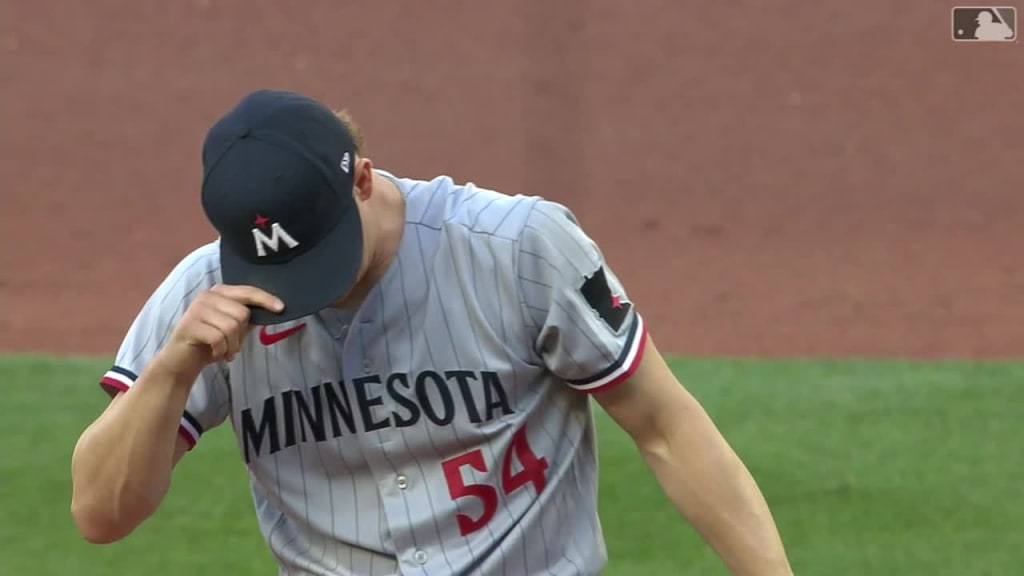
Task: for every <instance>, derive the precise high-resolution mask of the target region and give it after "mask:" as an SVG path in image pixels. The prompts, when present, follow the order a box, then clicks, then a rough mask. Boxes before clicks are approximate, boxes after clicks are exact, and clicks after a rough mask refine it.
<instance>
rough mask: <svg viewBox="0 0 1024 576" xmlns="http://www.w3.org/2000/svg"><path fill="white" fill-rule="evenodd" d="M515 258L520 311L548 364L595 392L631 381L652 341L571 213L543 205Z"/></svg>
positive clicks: (574, 384) (571, 381)
mask: <svg viewBox="0 0 1024 576" xmlns="http://www.w3.org/2000/svg"><path fill="white" fill-rule="evenodd" d="M517 258H518V260H517V266H516V269H517V270H516V273H517V276H518V281H519V289H520V294H521V300H522V306H523V307H524V309H525V312H526V316H527V322H528V324H532V326H530V327H531V328H532V329H533V330H532V334H534V335H536V340H535V342H534V349H535V351H536V352H537V354H538V355H539V356H540V358H541V360H542V362H543V364H544V366H545V367H546V368H547V369H549V370H550V371H551V372H552V373H553V374H555V375H556V376H557V377H559V378H560V379H562V380H564V381H565V382H566V383H567V384H568V385H569V386H571V387H572V388H575V389H577V390H581V391H585V392H591V393H592V392H597V391H600V390H605V389H608V388H610V387H612V386H614V385H615V384H618V383H619V382H622V381H623V380H625V379H627V378H629V376H631V375H632V374H633V372H634V371H635V370H636V367H637V366H638V365H639V363H640V359H641V358H642V357H643V352H644V343H645V342H646V340H647V337H646V332H645V330H644V323H643V318H641V317H640V314H638V313H637V311H636V309H635V307H634V306H633V304H632V303H631V302H630V300H629V297H628V295H627V294H626V291H625V289H624V288H623V286H622V283H621V282H620V281H619V279H618V278H617V277H616V276H615V274H614V272H612V270H611V269H610V268H609V266H608V265H607V263H606V262H605V260H604V256H603V255H602V253H601V250H600V249H599V248H598V246H597V244H596V243H595V242H594V240H592V239H591V238H590V237H589V236H588V235H587V234H586V233H585V232H584V231H583V230H582V229H581V227H580V225H579V222H578V221H577V220H576V218H575V216H574V215H573V214H572V212H571V211H570V210H569V209H567V208H566V207H564V206H562V205H561V204H558V203H555V202H551V201H547V200H540V201H538V203H537V204H536V205H535V206H534V208H533V210H532V212H531V213H530V215H529V216H528V217H527V219H526V222H525V224H524V228H523V231H522V233H521V236H520V239H519V250H518V255H517Z"/></svg>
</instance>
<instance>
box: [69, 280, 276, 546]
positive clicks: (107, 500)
mask: <svg viewBox="0 0 1024 576" xmlns="http://www.w3.org/2000/svg"><path fill="white" fill-rule="evenodd" d="M249 306H260V307H263V308H266V309H268V310H272V311H279V310H280V309H281V307H282V304H281V302H280V301H279V300H278V299H277V298H275V297H274V296H272V295H270V294H268V293H266V292H264V291H262V290H259V289H257V288H252V287H247V286H223V285H219V286H215V287H213V288H211V289H210V290H207V291H205V292H202V293H200V295H199V296H197V297H196V299H195V300H194V301H193V302H192V303H191V304H190V305H189V307H188V309H187V310H186V311H185V313H184V314H183V316H182V317H181V320H180V321H179V322H178V324H177V326H176V327H175V328H174V331H173V332H172V333H171V337H170V338H169V340H168V342H167V344H166V345H165V346H164V347H163V348H162V350H161V351H160V352H159V353H158V354H157V356H156V357H155V358H154V359H153V361H152V362H150V363H149V364H148V365H147V366H146V368H145V369H144V370H143V371H142V373H141V374H140V375H139V378H138V380H137V381H136V382H135V385H134V386H132V387H131V389H130V390H129V391H128V392H122V393H119V394H117V395H116V396H115V397H114V399H113V401H112V402H111V403H110V404H109V405H108V406H107V408H106V409H105V410H104V412H103V413H102V414H101V415H100V416H99V418H97V419H96V420H95V421H94V422H93V423H92V424H91V425H90V426H89V427H88V428H87V429H86V430H85V431H84V432H83V433H82V435H81V437H80V438H79V440H78V443H77V445H76V446H75V450H74V454H73V456H72V461H71V475H72V490H73V494H72V502H71V512H72V515H73V517H74V520H75V524H76V525H77V526H78V530H79V532H80V533H81V534H82V536H83V537H84V538H85V539H87V540H89V541H90V542H94V543H109V542H114V541H117V540H120V539H121V538H124V537H125V536H127V535H128V534H130V533H131V532H132V531H133V530H134V529H135V528H136V527H137V526H138V525H139V524H141V523H142V522H143V521H144V520H145V519H146V518H148V517H149V516H150V515H152V514H153V512H154V511H156V509H157V507H158V506H159V505H160V502H161V501H162V500H163V498H164V495H165V494H166V493H167V489H168V488H169V486H170V479H171V472H172V470H173V468H174V466H175V464H176V463H177V462H178V461H179V460H180V459H181V456H182V455H183V454H184V453H185V452H186V451H187V449H188V443H187V442H186V441H185V440H184V439H183V438H182V437H181V436H180V435H178V433H177V431H178V423H179V420H180V419H181V415H182V411H183V410H184V408H185V404H186V401H187V400H188V396H189V392H190V391H191V389H192V386H193V384H194V382H195V381H196V378H197V377H198V375H199V372H200V371H201V370H202V369H203V367H205V366H206V365H208V364H210V363H213V362H220V361H229V360H230V359H231V358H233V357H234V356H235V354H237V353H238V351H239V349H240V347H241V343H242V339H243V338H244V337H245V335H246V333H247V331H248V327H249V324H248V319H249V313H250V309H249Z"/></svg>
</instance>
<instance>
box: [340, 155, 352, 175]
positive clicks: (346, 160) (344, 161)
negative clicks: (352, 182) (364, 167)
mask: <svg viewBox="0 0 1024 576" xmlns="http://www.w3.org/2000/svg"><path fill="white" fill-rule="evenodd" d="M351 164H352V157H351V156H350V155H349V153H348V152H345V155H344V156H342V157H341V170H342V172H344V173H345V174H348V171H349V170H351V169H352V166H351Z"/></svg>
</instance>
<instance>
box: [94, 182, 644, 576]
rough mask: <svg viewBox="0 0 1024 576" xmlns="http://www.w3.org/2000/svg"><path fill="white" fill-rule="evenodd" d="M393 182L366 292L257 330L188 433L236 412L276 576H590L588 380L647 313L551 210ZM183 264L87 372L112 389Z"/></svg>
mask: <svg viewBox="0 0 1024 576" xmlns="http://www.w3.org/2000/svg"><path fill="white" fill-rule="evenodd" d="M384 174H385V175H387V176H389V177H392V178H393V179H394V180H395V181H396V182H397V183H398V184H399V187H400V189H401V190H402V191H403V194H404V195H405V197H406V202H407V204H406V206H407V210H406V219H407V224H406V227H405V232H404V234H403V237H402V241H401V245H400V248H399V252H398V255H397V257H396V258H395V260H394V262H393V263H392V265H391V266H390V268H389V270H388V271H387V272H386V274H385V276H384V277H383V279H382V280H381V282H380V283H379V285H378V286H377V287H376V288H375V289H374V290H373V291H372V292H371V294H370V295H369V297H368V298H367V300H366V302H365V303H364V304H363V305H362V307H361V308H360V309H359V310H358V312H355V313H351V312H345V311H342V310H334V309H331V310H325V311H322V312H319V313H317V314H314V315H312V316H308V317H305V318H302V319H300V320H298V321H294V322H290V323H287V324H282V325H279V326H272V327H268V328H267V330H265V331H259V332H257V331H256V330H254V331H253V332H252V334H251V335H250V337H249V338H248V339H247V340H246V343H245V344H244V348H243V351H242V353H241V354H239V355H238V356H237V357H236V358H235V360H234V361H233V362H231V363H230V364H225V363H222V364H215V365H211V366H209V367H207V368H206V369H205V370H204V371H203V373H202V375H201V376H200V378H199V380H198V381H197V382H196V384H195V387H194V389H193V390H192V392H191V395H190V397H189V399H188V404H187V411H186V413H185V414H184V416H183V418H182V421H181V434H182V435H183V436H184V437H185V438H186V439H188V440H189V442H190V443H191V444H193V445H194V444H195V442H196V441H197V440H198V439H199V437H200V436H201V434H202V433H203V432H204V431H206V430H210V429H211V428H213V427H215V426H218V425H219V424H221V423H223V422H224V421H226V420H230V421H231V425H232V427H233V429H234V432H235V435H236V437H237V439H238V447H239V451H240V454H241V456H242V458H244V459H245V462H246V464H247V466H248V470H249V477H250V480H251V490H252V495H253V500H254V504H255V509H256V514H257V516H258V519H259V524H260V528H261V530H262V532H263V535H264V537H265V539H266V542H267V544H268V546H269V547H270V549H271V551H272V552H273V554H274V555H275V556H276V558H277V560H278V562H279V564H280V571H281V573H282V574H297V575H298V574H303V575H304V574H316V575H332V576H333V575H349V574H359V575H371V576H377V575H381V576H383V575H388V574H420V575H426V574H430V575H432V576H433V575H439V574H508V575H517V576H518V575H534V574H551V575H563V574H597V573H599V572H600V571H601V569H602V568H603V566H604V565H605V562H606V552H605V547H604V540H603V536H602V531H601V525H600V523H599V521H598V517H597V462H596V447H595V437H594V427H593V420H592V417H593V415H592V412H591V403H590V401H589V396H588V395H587V392H589V391H594V390H597V389H600V388H604V387H607V386H611V385H614V384H615V383H617V382H619V381H621V380H622V379H624V378H625V377H627V376H628V375H629V374H630V373H631V372H632V370H633V369H634V368H635V367H636V365H637V363H638V362H639V359H640V357H641V355H642V353H643V343H644V340H645V332H644V327H643V321H642V319H641V318H640V316H639V315H638V314H637V313H636V311H635V310H634V309H633V307H632V305H631V304H630V303H629V302H628V299H627V297H626V294H625V292H624V291H623V288H622V286H621V284H620V282H619V281H618V279H617V278H616V277H615V275H614V274H613V273H612V272H611V271H610V270H608V269H607V267H606V266H605V264H604V261H603V257H602V254H601V252H600V250H599V249H598V247H597V246H596V245H595V243H594V242H593V241H592V240H591V239H590V238H589V237H588V236H587V235H586V234H585V233H584V232H583V231H582V230H581V229H580V227H579V226H578V223H577V222H576V221H575V219H574V218H573V216H572V214H571V213H570V212H569V211H568V210H567V209H566V208H565V207H563V206H561V205H559V204H557V203H554V202H550V201H546V200H543V199H541V198H538V197H528V196H508V195H504V194H500V193H498V192H494V191H490V190H485V189H482V188H479V187H476V186H474V185H472V184H467V185H457V184H455V183H453V181H452V180H451V179H450V178H448V177H439V178H436V179H434V180H431V181H419V180H411V179H397V178H394V177H393V176H391V175H389V174H387V173H384ZM217 250H218V247H217V243H216V242H213V243H211V244H208V245H206V246H203V247H201V248H199V249H198V250H196V251H195V252H193V253H192V254H190V255H189V256H187V257H186V258H185V259H183V260H182V261H181V262H180V263H179V264H178V265H177V266H176V267H175V268H174V270H173V271H172V272H171V273H170V274H169V276H168V277H167V278H166V279H165V280H164V281H163V282H162V283H161V284H160V286H159V287H158V288H157V290H156V291H155V292H154V294H153V295H152V296H151V297H150V298H149V300H148V301H147V302H146V304H145V306H144V307H143V309H142V311H141V312H140V313H139V315H138V316H137V318H136V319H135V321H134V323H133V324H132V326H131V328H130V329H129V331H128V334H127V336H126V337H125V339H124V342H123V344H122V346H121V349H120V351H119V352H118V354H117V358H116V363H115V366H114V367H113V368H111V370H110V371H109V372H107V373H106V374H105V375H104V376H103V378H102V383H103V386H104V387H105V388H106V389H107V390H108V391H113V390H129V389H130V387H131V386H132V385H133V383H134V381H135V379H136V375H137V374H138V373H139V372H141V371H142V369H143V367H144V366H145V365H146V363H147V362H148V361H149V360H150V359H151V358H152V357H153V356H154V354H155V353H156V352H157V351H158V350H159V348H160V346H161V345H162V344H163V343H164V341H165V340H166V338H167V337H168V335H169V334H170V331H171V329H172V327H173V325H174V323H175V322H176V321H177V319H178V318H179V317H180V315H181V314H182V312H183V311H184V309H185V308H186V307H187V306H188V304H189V302H190V301H191V299H192V297H194V296H195V295H196V293H197V292H199V291H201V290H203V289H205V288H208V287H210V286H212V285H213V284H215V283H216V282H218V281H219V280H220V274H219V270H218V258H217Z"/></svg>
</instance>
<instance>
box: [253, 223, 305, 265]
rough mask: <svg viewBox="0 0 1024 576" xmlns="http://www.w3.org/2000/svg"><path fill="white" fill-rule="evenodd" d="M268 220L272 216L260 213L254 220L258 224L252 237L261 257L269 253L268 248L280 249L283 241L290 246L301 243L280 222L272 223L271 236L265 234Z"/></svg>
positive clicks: (275, 250)
mask: <svg viewBox="0 0 1024 576" xmlns="http://www.w3.org/2000/svg"><path fill="white" fill-rule="evenodd" d="M268 222H270V218H267V217H265V216H261V215H259V214H257V215H256V220H255V221H254V222H253V223H254V224H256V228H253V229H252V239H253V242H255V243H256V254H257V255H258V256H259V257H261V258H262V257H264V256H266V255H267V248H269V249H271V250H273V251H274V252H277V251H279V250H280V249H281V242H282V241H283V242H284V244H285V246H287V247H288V248H295V247H296V246H298V245H299V242H298V241H297V240H296V239H295V238H292V235H291V234H289V233H288V231H287V230H285V229H284V228H283V227H282V226H281V224H280V223H278V222H274V223H273V224H271V225H270V236H267V235H266V234H264V233H263V228H266V227H267V223H268Z"/></svg>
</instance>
